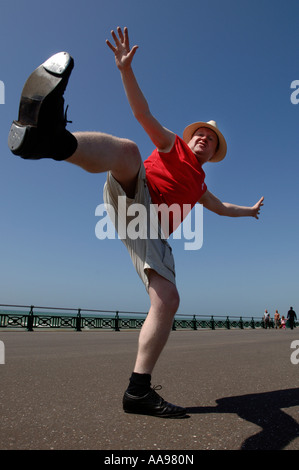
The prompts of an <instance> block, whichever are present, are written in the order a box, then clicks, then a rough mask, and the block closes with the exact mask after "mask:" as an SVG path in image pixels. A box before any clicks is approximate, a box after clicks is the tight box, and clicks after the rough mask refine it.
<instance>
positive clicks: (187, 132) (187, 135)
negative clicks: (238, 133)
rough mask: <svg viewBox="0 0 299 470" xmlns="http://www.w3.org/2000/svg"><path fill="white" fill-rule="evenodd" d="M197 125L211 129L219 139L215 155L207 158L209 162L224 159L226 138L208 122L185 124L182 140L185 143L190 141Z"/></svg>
mask: <svg viewBox="0 0 299 470" xmlns="http://www.w3.org/2000/svg"><path fill="white" fill-rule="evenodd" d="M199 127H207V128H208V129H211V130H212V131H214V132H215V134H217V136H218V139H219V146H218V150H217V152H216V153H215V155H214V156H213V157H212V158H211V160H209V161H210V162H220V161H221V160H223V159H224V157H225V155H226V152H227V145H226V140H225V138H224V137H223V135H222V134H221V132H220V131H219V129H218V128H217V127H215V126H212V125H211V124H209V123H208V122H202V121H200V122H193V124H190V125H189V126H187V127H186V128H185V129H184V132H183V140H184V142H186V144H188V143H189V142H190V140H191V139H192V136H193V134H194V132H195V131H196V130H197V129H198V128H199Z"/></svg>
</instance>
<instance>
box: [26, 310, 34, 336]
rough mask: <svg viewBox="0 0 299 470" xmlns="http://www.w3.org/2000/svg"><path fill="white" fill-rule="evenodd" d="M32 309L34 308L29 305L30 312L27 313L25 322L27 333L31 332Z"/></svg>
mask: <svg viewBox="0 0 299 470" xmlns="http://www.w3.org/2000/svg"><path fill="white" fill-rule="evenodd" d="M33 309H34V306H33V305H31V307H30V312H29V315H28V320H27V331H33V318H34V317H33Z"/></svg>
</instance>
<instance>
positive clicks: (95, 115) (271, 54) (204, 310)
mask: <svg viewBox="0 0 299 470" xmlns="http://www.w3.org/2000/svg"><path fill="white" fill-rule="evenodd" d="M0 11H1V30H0V39H1V48H0V60H1V69H0V80H1V81H2V82H3V83H4V85H5V103H4V104H1V105H0V136H1V139H0V154H1V159H0V183H1V184H0V196H1V197H0V211H1V232H0V233H1V245H0V257H1V258H0V259H1V270H0V303H5V304H35V305H46V306H47V305H50V306H57V307H75V308H77V307H81V308H94V309H108V310H114V309H115V310H133V311H146V310H147V309H148V306H149V304H148V298H147V294H146V292H145V289H144V287H143V285H142V284H141V282H140V280H139V278H138V276H137V275H136V273H135V271H134V268H133V266H132V264H131V261H130V259H129V257H128V254H127V252H126V250H125V248H124V246H123V245H122V243H121V242H120V241H118V240H104V241H100V240H98V239H97V238H96V236H95V226H96V223H97V221H98V218H97V217H96V216H95V209H96V207H97V205H98V204H101V203H102V202H103V196H102V189H103V184H104V182H105V175H104V174H103V175H91V174H87V173H84V172H83V171H82V170H81V169H79V168H76V167H73V166H71V165H70V164H68V163H65V162H63V163H57V162H54V161H46V160H41V161H38V162H32V161H23V160H22V159H20V158H18V157H15V156H13V155H12V154H10V151H9V149H8V147H7V134H8V131H9V127H10V124H11V121H12V120H13V119H16V118H17V112H18V105H19V98H20V93H21V90H22V87H23V83H24V81H25V80H26V78H27V76H28V75H29V74H30V73H31V71H32V70H33V69H34V68H35V67H37V66H38V65H39V64H40V63H41V62H43V61H44V60H45V59H46V58H48V57H49V56H50V55H52V54H54V53H56V52H59V51H63V50H66V51H69V52H70V53H71V55H72V56H73V57H74V59H75V68H74V71H73V73H72V76H71V79H70V82H69V86H68V88H67V91H66V94H65V99H66V103H68V104H69V111H68V118H69V119H71V120H72V121H73V123H72V124H70V125H69V127H68V128H69V130H71V131H76V130H99V131H102V132H108V133H112V134H114V135H118V136H120V137H127V138H130V139H132V140H134V141H135V142H136V143H137V144H138V146H139V148H140V151H141V154H142V156H143V158H144V159H145V158H147V156H148V155H149V154H150V153H151V151H152V150H153V145H152V143H151V142H150V140H149V138H148V137H147V135H146V134H145V133H144V131H143V130H142V129H141V128H140V126H139V124H138V123H137V122H136V121H135V120H134V117H133V115H132V113H131V111H130V109H129V106H128V103H127V101H126V98H125V94H124V91H123V89H122V84H121V80H120V76H119V72H118V70H117V69H116V67H115V64H114V57H113V54H112V52H111V51H110V49H108V47H107V46H106V44H105V40H106V38H108V39H110V31H111V29H113V28H116V27H117V26H118V25H120V26H127V27H128V28H129V34H130V40H131V45H133V44H138V45H139V50H138V51H137V53H136V55H135V58H134V64H133V68H134V71H135V73H136V76H137V79H138V81H139V83H140V86H141V88H142V90H143V92H144V94H145V96H146V98H147V100H148V102H149V104H150V108H151V110H152V113H153V114H154V115H155V116H156V117H157V118H158V119H159V120H160V122H161V123H162V124H163V125H165V126H166V127H168V128H169V129H171V130H173V131H175V132H176V133H178V134H179V135H182V131H183V129H184V127H185V126H186V125H188V124H189V123H191V122H193V121H197V120H204V121H208V120H211V119H213V120H216V121H217V123H218V126H219V128H220V129H221V130H222V132H223V133H224V135H225V137H226V139H227V144H228V154H227V158H226V159H225V160H224V161H223V162H221V163H218V164H213V163H210V164H207V165H205V167H204V169H205V172H206V175H207V176H206V183H207V186H208V188H209V190H210V191H211V192H213V193H214V194H215V195H217V196H218V197H219V198H220V199H222V200H223V201H226V202H232V203H236V204H240V205H253V204H254V203H255V202H256V201H257V200H258V199H259V198H260V197H261V196H264V197H265V206H264V208H263V210H262V214H261V217H260V220H258V221H257V220H255V219H251V218H250V219H249V218H244V219H228V218H222V217H219V216H217V215H215V214H212V213H208V212H207V211H204V228H203V239H204V241H203V246H202V248H201V249H200V250H197V251H185V250H184V247H183V241H177V240H176V241H173V242H171V243H172V246H173V251H174V254H175V260H176V268H177V284H178V289H179V292H180V295H181V305H180V309H179V312H178V313H181V314H194V313H195V314H199V315H211V314H215V315H227V314H230V315H255V316H256V315H262V313H263V311H264V310H265V308H267V309H268V310H269V311H270V312H271V313H273V312H274V311H275V309H278V310H279V311H280V312H281V313H285V312H286V311H287V310H288V308H289V306H290V305H293V306H294V309H295V310H296V308H297V309H298V261H299V259H298V234H299V223H298V172H299V162H298V148H299V132H298V129H299V127H298V124H299V105H294V104H292V103H291V100H290V97H291V93H292V91H294V90H291V88H290V86H291V82H292V81H293V80H299V48H298V14H299V3H298V2H297V1H295V0H294V1H293V0H286V1H285V2H281V1H276V0H250V1H247V0H238V1H237V0H214V1H213V2H206V1H201V0H184V1H181V0H151V1H150V2H142V1H140V0H122V1H121V0H115V1H113V2H111V0H107V1H106V0H85V2H78V1H77V0H74V1H72V2H71V1H69V0H60V1H57V0H52V2H51V3H49V2H44V1H40V0H28V1H26V2H24V1H23V0H9V1H8V0H7V1H6V0H5V1H4V0H0ZM296 306H297V307H296Z"/></svg>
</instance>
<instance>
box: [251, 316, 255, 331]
mask: <svg viewBox="0 0 299 470" xmlns="http://www.w3.org/2000/svg"><path fill="white" fill-rule="evenodd" d="M251 328H252V329H253V330H254V329H255V322H254V319H253V317H252V319H251Z"/></svg>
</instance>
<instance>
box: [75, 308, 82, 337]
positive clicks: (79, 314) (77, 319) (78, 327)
mask: <svg viewBox="0 0 299 470" xmlns="http://www.w3.org/2000/svg"><path fill="white" fill-rule="evenodd" d="M76 331H82V330H81V308H78V313H77V318H76Z"/></svg>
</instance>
